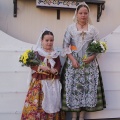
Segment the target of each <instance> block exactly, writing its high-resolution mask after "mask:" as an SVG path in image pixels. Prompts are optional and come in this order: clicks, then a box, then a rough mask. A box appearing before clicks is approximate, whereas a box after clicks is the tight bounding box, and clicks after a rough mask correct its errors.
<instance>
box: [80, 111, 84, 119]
mask: <svg viewBox="0 0 120 120" xmlns="http://www.w3.org/2000/svg"><path fill="white" fill-rule="evenodd" d="M84 117H85V111H82V112H80V115H79V120H84Z"/></svg>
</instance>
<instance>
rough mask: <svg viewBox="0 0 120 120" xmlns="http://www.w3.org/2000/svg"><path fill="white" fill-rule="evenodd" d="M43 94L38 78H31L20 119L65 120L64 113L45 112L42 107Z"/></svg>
mask: <svg viewBox="0 0 120 120" xmlns="http://www.w3.org/2000/svg"><path fill="white" fill-rule="evenodd" d="M43 97H44V94H43V91H42V84H41V81H40V80H32V81H31V84H30V88H29V90H28V93H27V96H26V100H25V104H24V107H23V111H22V115H21V120H65V113H64V112H62V111H60V112H57V113H46V112H45V111H44V110H43V109H42V106H41V105H42V100H43Z"/></svg>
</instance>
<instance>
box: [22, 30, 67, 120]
mask: <svg viewBox="0 0 120 120" xmlns="http://www.w3.org/2000/svg"><path fill="white" fill-rule="evenodd" d="M53 43H54V36H53V33H52V32H50V31H48V30H47V31H44V32H43V33H42V35H41V37H40V40H39V41H38V44H37V47H36V51H35V53H36V55H37V57H38V58H39V59H40V60H41V64H40V65H39V66H31V69H32V80H31V83H30V87H29V90H28V93H27V96H26V100H25V104H24V108H23V112H22V116H21V120H65V119H64V114H63V113H62V112H61V111H60V108H61V83H60V81H59V73H60V70H61V62H60V59H59V52H57V51H55V50H54V49H53Z"/></svg>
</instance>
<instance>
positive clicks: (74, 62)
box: [71, 59, 79, 68]
mask: <svg viewBox="0 0 120 120" xmlns="http://www.w3.org/2000/svg"><path fill="white" fill-rule="evenodd" d="M71 61H72V66H73V67H74V68H79V63H78V61H77V60H76V59H73V60H71Z"/></svg>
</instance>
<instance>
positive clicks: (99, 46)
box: [86, 40, 107, 54]
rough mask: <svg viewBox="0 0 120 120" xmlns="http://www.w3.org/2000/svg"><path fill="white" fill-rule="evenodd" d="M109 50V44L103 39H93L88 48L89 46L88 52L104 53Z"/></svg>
mask: <svg viewBox="0 0 120 120" xmlns="http://www.w3.org/2000/svg"><path fill="white" fill-rule="evenodd" d="M106 50H107V44H106V42H103V41H96V40H93V41H92V42H90V43H89V45H88V48H87V51H86V52H87V53H88V54H89V53H91V54H94V53H104V52H105V51H106Z"/></svg>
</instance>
